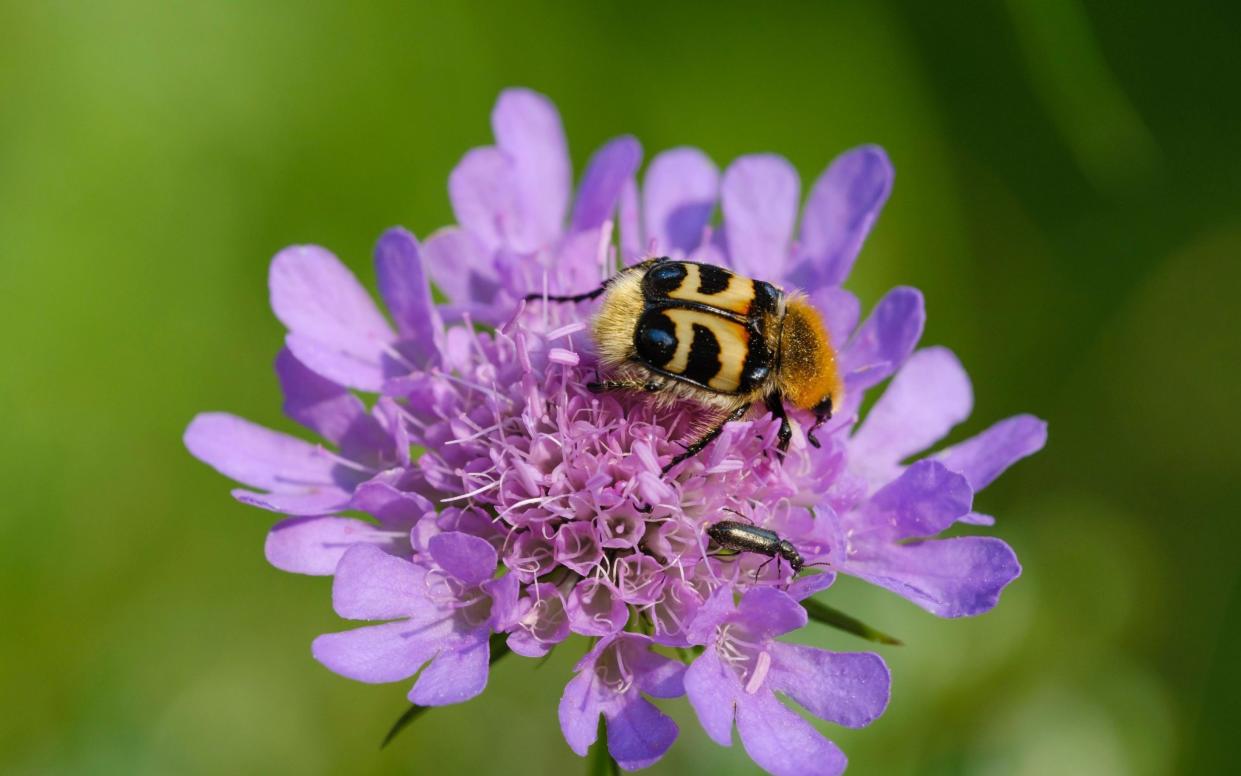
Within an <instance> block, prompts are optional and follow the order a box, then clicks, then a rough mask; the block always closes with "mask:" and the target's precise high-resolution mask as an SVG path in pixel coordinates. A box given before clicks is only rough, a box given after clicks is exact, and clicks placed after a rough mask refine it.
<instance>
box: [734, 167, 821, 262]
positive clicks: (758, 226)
mask: <svg viewBox="0 0 1241 776" xmlns="http://www.w3.org/2000/svg"><path fill="white" fill-rule="evenodd" d="M800 188H801V183H800V181H799V180H798V178H797V171H796V170H794V169H793V165H791V164H789V163H788V161H787V160H786V159H784V158H783V157H781V156H775V155H773V154H755V155H753V156H743V157H741V158H740V159H738V160H737V161H735V162H733V163H732V164H731V165H729V166H728V169H727V170H726V171H725V172H724V182H723V185H722V186H721V199H722V200H723V208H724V233H725V235H726V237H727V240H728V256H729V258H730V259H731V264H732V267H733V269H735V270H737V271H738V272H740V273H742V274H745V275H750V276H752V277H759V278H764V277H766V278H780V277H783V276H784V265H785V262H786V259H787V252H788V246H789V240H790V239H791V238H792V236H793V222H794V221H795V220H796V219H797V197H798V193H799V190H800Z"/></svg>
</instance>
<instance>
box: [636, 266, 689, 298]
mask: <svg viewBox="0 0 1241 776" xmlns="http://www.w3.org/2000/svg"><path fill="white" fill-rule="evenodd" d="M686 274H688V272H687V271H686V269H685V265H684V264H682V263H681V262H679V261H678V262H673V263H669V264H662V263H661V264H657V265H655V266H654V267H651V268H650V269H648V270H647V271H646V277H644V278H643V279H642V280H643V283H644V285H645V286H646V292H647V295H648V296H667V295H668V294H670V293H672V292H673V291H676V290H677V289H678V288H680V287H681V283H682V282H684V280H685V276H686Z"/></svg>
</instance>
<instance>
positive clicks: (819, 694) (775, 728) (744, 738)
mask: <svg viewBox="0 0 1241 776" xmlns="http://www.w3.org/2000/svg"><path fill="white" fill-rule="evenodd" d="M805 624H806V610H805V609H803V608H802V607H801V606H799V605H798V604H797V602H796V601H794V600H793V599H792V598H791V597H790V596H789V595H788V594H787V593H784V592H782V591H780V590H776V589H774V588H770V587H763V588H753V589H751V590H749V591H747V592H746V593H745V594H744V595H743V596H742V597H741V601H740V602H739V603H737V604H736V605H734V603H733V593H732V590H730V589H728V588H726V587H722V588H720V589H719V590H717V591H716V592H715V593H714V594H713V595H712V596H711V600H710V601H708V602H707V605H706V606H705V607H704V608H703V609H702V610H701V611H700V612H699V614H698V617H697V618H696V619H695V620H694V625H693V627H692V629H691V632H690V641H691V642H692V643H694V644H701V645H704V646H705V647H706V649H705V651H703V653H702V654H701V655H700V656H699V657H698V658H697V659H696V660H694V662H693V664H692V665H690V667H689V670H688V671H687V672H686V674H685V691H686V693H687V694H688V695H689V702H690V704H691V705H692V706H693V707H694V711H695V712H696V713H697V714H698V720H699V721H700V722H701V723H702V726H703V728H704V729H705V730H706V731H707V735H709V736H711V739H712V740H713V741H715V742H716V743H717V744H720V745H721V746H731V745H732V729H733V723H734V722H735V723H736V725H737V731H738V733H740V735H741V744H742V746H744V747H745V750H746V752H747V753H748V754H749V755H750V757H751V758H753V760H754V762H756V763H758V764H759V765H761V766H762V767H763V768H764V769H766V770H768V771H770V772H771V773H774V774H789V775H790V776H816V775H817V774H838V773H841V772H842V771H844V769H845V755H844V753H843V752H841V751H840V749H839V748H837V747H836V745H835V744H833V743H832V742H831V741H828V740H827V739H826V738H824V737H823V736H822V735H821V734H820V733H819V732H818V731H817V730H815V729H814V727H812V726H811V725H810V723H808V722H806V721H805V720H803V719H802V718H801V717H800V716H798V715H797V714H796V713H794V712H793V711H791V710H789V709H788V708H787V707H785V706H784V704H782V703H780V701H779V700H778V699H777V698H776V695H775V693H777V692H779V693H782V694H784V695H787V696H789V697H790V698H792V699H793V700H795V701H797V703H798V704H799V705H801V706H802V707H803V708H805V709H806V710H807V711H809V712H810V713H812V714H814V715H815V716H816V717H819V718H821V719H825V720H829V721H831V722H835V723H837V724H839V725H845V726H847V727H863V726H865V725H869V724H870V723H871V722H872V721H874V720H875V719H876V718H878V716H879V715H880V714H882V713H883V710H884V708H885V707H887V705H888V684H889V677H888V667H887V666H886V665H884V662H883V659H882V658H880V657H879V656H878V655H874V654H871V653H840V652H828V651H827V650H823V649H816V648H814V647H804V646H798V645H796V644H784V643H782V642H778V641H775V640H774V639H775V637H776V636H779V635H781V634H784V633H788V632H790V631H794V630H797V629H798V628H801V627H802V626H804V625H805Z"/></svg>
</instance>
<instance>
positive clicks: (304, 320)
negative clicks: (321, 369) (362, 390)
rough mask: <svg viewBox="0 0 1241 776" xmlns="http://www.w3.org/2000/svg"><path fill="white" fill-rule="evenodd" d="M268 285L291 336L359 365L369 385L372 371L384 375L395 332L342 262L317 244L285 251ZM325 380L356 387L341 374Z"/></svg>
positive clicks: (276, 261)
mask: <svg viewBox="0 0 1241 776" xmlns="http://www.w3.org/2000/svg"><path fill="white" fill-rule="evenodd" d="M268 284H269V286H270V289H271V306H272V310H273V311H274V312H275V313H276V317H277V318H279V319H280V322H281V323H283V324H284V325H285V326H286V327H287V328H288V329H289V332H290V334H291V335H293V336H294V337H296V338H297V339H298V340H301V341H303V342H305V343H308V345H309V346H313V347H315V348H318V349H321V350H325V351H328V352H330V353H335V354H337V355H338V357H341V358H347V359H350V360H353V361H356V362H358V363H359V364H360V365H361V366H359V367H357V369H358V370H359V371H360V373H361V374H360V375H359V377H360V379H362V380H363V381H364V382H368V384H370V382H369V381H368V380H367V378H368V372H369V371H380V372H381V370H380V366H381V364H382V363H383V360H384V359H383V354H384V352H385V350H386V348H387V346H388V344H389V343H391V342H392V340H393V339H394V338H395V334H394V333H393V331H392V328H391V327H390V326H388V322H387V321H386V320H384V317H383V315H382V314H381V313H380V312H379V309H378V308H377V307H375V303H374V302H373V301H372V300H371V297H370V294H368V293H367V292H366V289H365V288H363V287H362V284H361V283H359V282H358V279H357V278H356V277H354V275H353V273H352V272H350V271H349V269H348V268H347V267H346V266H345V265H344V264H342V263H341V262H340V260H339V259H337V258H336V257H335V256H333V255H332V254H331V253H329V252H328V251H326V250H324V249H323V248H320V247H318V246H313V245H302V246H294V247H292V248H286V249H284V250H283V251H281V252H280V253H278V254H276V257H275V258H274V259H272V262H271V270H270V272H269V273H268ZM307 349H310V347H308V348H307ZM292 350H293V352H294V354H295V355H297V356H298V358H299V359H300V360H301V361H302V362H303V363H304V364H306V365H307V366H309V367H311V368H312V369H315V368H316V364H315V363H314V362H313V361H312V360H307V359H305V358H302V356H301V353H299V351H298V349H297V348H292ZM316 371H318V370H317V369H316ZM324 376H325V377H330V378H332V379H334V380H336V381H337V382H340V383H342V384H345V385H353V383H351V382H346V381H342V380H340V379H338V376H337V375H336V374H325V375H324ZM355 387H361V386H355Z"/></svg>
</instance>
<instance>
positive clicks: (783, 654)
mask: <svg viewBox="0 0 1241 776" xmlns="http://www.w3.org/2000/svg"><path fill="white" fill-rule="evenodd" d="M771 651H772V656H773V657H774V658H775V659H774V661H773V666H772V670H771V674H770V675H769V676H770V679H769V681H770V682H771V688H772V689H773V690H776V691H778V692H782V693H784V694H785V695H788V696H789V697H791V698H792V699H793V700H795V701H797V702H798V703H800V704H801V705H802V706H804V707H805V708H806V710H807V711H809V712H810V713H811V714H813V715H815V716H816V717H818V718H820V719H825V720H828V721H829V722H835V723H836V724H837V725H844V726H845V727H853V728H857V727H865V726H866V725H869V724H870V723H871V722H873V721H875V720H876V719H878V717H879V715H881V714H883V710H884V709H885V708H887V705H888V697H889V696H890V694H891V692H890V691H891V675H890V674H889V673H888V667H887V665H886V664H885V663H884V662H883V658H881V657H879V656H878V655H876V654H873V653H870V652H828V651H827V650H825V649H816V648H814V647H806V646H802V645H800V644H784V643H779V642H777V643H775V644H772V645H771Z"/></svg>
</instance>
